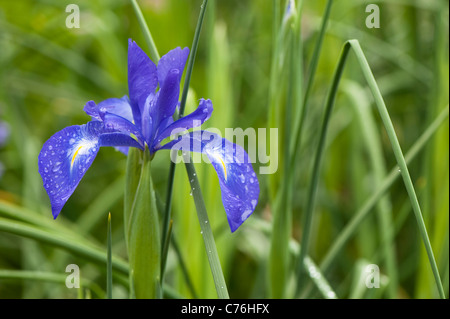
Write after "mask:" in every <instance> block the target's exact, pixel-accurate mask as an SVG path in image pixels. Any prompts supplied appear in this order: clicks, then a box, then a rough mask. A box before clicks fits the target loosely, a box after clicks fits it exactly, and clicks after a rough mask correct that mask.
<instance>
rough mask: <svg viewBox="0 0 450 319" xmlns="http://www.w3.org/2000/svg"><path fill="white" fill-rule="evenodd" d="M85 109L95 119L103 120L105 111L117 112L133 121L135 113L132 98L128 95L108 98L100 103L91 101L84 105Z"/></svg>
mask: <svg viewBox="0 0 450 319" xmlns="http://www.w3.org/2000/svg"><path fill="white" fill-rule="evenodd" d="M84 111H85V112H86V113H87V114H88V115H90V116H91V117H92V119H93V120H97V121H103V117H104V115H105V113H110V114H115V115H118V116H120V117H123V118H125V119H126V120H128V121H130V122H133V114H132V110H131V105H130V100H129V99H128V96H126V95H125V96H123V97H122V98H120V99H117V98H111V99H106V100H104V101H102V102H100V103H98V104H95V102H94V101H89V102H87V103H86V105H85V106H84Z"/></svg>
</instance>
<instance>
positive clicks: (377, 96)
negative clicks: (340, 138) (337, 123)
mask: <svg viewBox="0 0 450 319" xmlns="http://www.w3.org/2000/svg"><path fill="white" fill-rule="evenodd" d="M350 48H351V49H353V51H354V52H355V55H356V57H357V61H358V63H359V65H360V67H361V70H362V72H363V75H364V77H365V79H366V81H367V83H368V86H369V88H370V90H371V92H372V95H373V97H374V100H375V104H376V106H377V109H378V112H379V114H380V117H381V119H382V122H383V124H384V126H385V129H386V131H387V134H388V137H389V140H390V142H391V146H392V149H393V152H394V155H395V158H396V161H397V165H398V167H399V169H400V173H401V175H402V178H403V181H404V184H405V188H406V190H407V193H408V196H409V198H410V201H411V205H412V207H413V211H414V214H415V217H416V220H417V224H418V227H419V231H420V233H421V236H422V240H423V242H424V245H425V249H426V251H427V255H428V259H429V262H430V266H431V268H432V270H433V274H434V276H435V281H436V285H437V288H438V291H439V295H440V297H441V298H445V294H444V290H443V287H442V281H441V279H440V275H439V271H438V269H437V265H436V261H435V258H434V255H433V250H432V247H431V244H430V240H429V237H428V235H427V231H426V226H425V224H424V222H423V218H422V213H421V210H420V205H419V202H418V200H417V196H416V194H415V191H414V186H413V184H412V181H411V177H410V175H409V172H408V167H407V165H406V162H405V158H404V157H403V153H402V151H401V148H400V144H399V142H398V139H397V136H396V134H395V130H394V127H393V125H392V122H391V119H390V117H389V113H388V111H387V108H386V105H385V104H384V100H383V97H382V95H381V93H380V91H379V88H378V85H377V84H376V81H375V78H374V77H373V74H372V71H371V69H370V66H369V64H368V62H367V60H366V58H365V56H364V53H363V51H362V49H361V47H360V45H359V42H358V40H349V41H347V42H346V43H345V44H344V47H343V49H342V52H341V55H340V58H339V62H338V66H337V69H336V72H335V75H334V76H333V82H332V85H331V89H330V91H329V94H328V97H327V102H326V108H325V115H324V122H323V125H322V129H321V134H320V139H319V146H318V148H317V152H316V157H315V161H314V168H313V175H312V176H313V177H312V180H311V185H310V188H309V191H308V199H307V209H306V213H305V214H306V217H305V223H304V229H303V235H302V247H303V249H302V251H301V252H300V258H299V263H298V283H297V293H299V292H300V288H301V284H302V279H303V278H302V268H303V261H304V258H305V256H306V251H307V249H308V241H309V236H310V234H309V233H310V228H311V222H312V214H313V206H314V199H315V198H314V197H315V193H316V188H317V182H318V176H319V168H320V161H321V157H322V151H323V147H324V141H325V135H326V129H327V125H328V122H329V118H330V115H331V111H332V108H333V105H334V99H335V96H336V93H337V88H338V84H339V80H340V78H341V76H342V72H343V69H344V66H345V61H346V59H347V56H348V52H349V50H350Z"/></svg>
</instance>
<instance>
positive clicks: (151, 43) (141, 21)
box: [131, 0, 160, 63]
mask: <svg viewBox="0 0 450 319" xmlns="http://www.w3.org/2000/svg"><path fill="white" fill-rule="evenodd" d="M131 5H132V7H133V10H134V13H135V14H136V17H137V19H138V22H139V26H140V27H141V30H142V33H143V34H144V37H145V41H146V42H147V45H148V48H149V49H150V56H151V59H152V61H153V62H155V63H156V62H158V61H159V59H160V56H159V53H158V49H157V48H156V45H155V41H153V37H152V34H151V32H150V29H149V28H148V25H147V22H145V18H144V15H143V14H142V11H141V8H140V7H139V5H138V3H137V1H136V0H131Z"/></svg>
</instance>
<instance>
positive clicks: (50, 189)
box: [38, 39, 259, 232]
mask: <svg viewBox="0 0 450 319" xmlns="http://www.w3.org/2000/svg"><path fill="white" fill-rule="evenodd" d="M188 55H189V49H188V48H184V49H181V48H176V49H174V50H172V51H170V52H168V53H167V54H166V55H164V56H163V57H162V58H161V59H160V61H159V62H158V66H156V65H155V64H154V63H153V62H152V61H151V60H150V58H149V57H148V56H147V55H146V54H145V52H144V51H142V49H141V48H140V47H139V46H138V45H137V44H136V43H135V42H134V41H132V40H131V39H130V40H129V42H128V90H129V97H128V96H124V97H122V98H111V99H107V100H105V101H102V102H100V103H98V104H96V103H95V102H94V101H89V102H87V103H86V105H85V107H84V111H85V112H86V113H87V114H88V115H90V116H91V118H92V120H91V121H90V122H88V123H86V124H84V125H74V126H69V127H66V128H64V129H63V130H61V131H59V132H57V133H56V134H54V135H53V136H52V137H50V139H48V140H47V141H46V142H45V143H44V145H43V147H42V150H41V152H40V154H39V158H38V161H39V163H38V164H39V173H40V174H41V177H42V180H43V185H44V188H45V190H46V191H47V194H48V196H49V198H50V202H51V206H52V214H53V217H54V218H56V217H57V216H58V215H59V213H60V212H61V209H62V208H63V206H64V204H65V203H66V202H67V200H68V199H69V197H70V196H71V195H72V193H73V192H74V191H75V189H76V187H77V186H78V184H79V182H80V181H81V179H82V177H83V176H84V174H85V173H86V171H87V170H88V168H89V167H90V166H91V164H92V162H93V161H94V159H95V157H96V155H97V153H98V151H99V149H100V147H103V146H112V147H116V148H117V149H119V150H120V151H122V152H123V153H124V154H127V153H128V148H129V147H136V148H139V149H140V150H143V151H144V150H146V149H148V151H149V152H150V155H152V156H153V154H154V153H156V152H157V151H158V150H161V149H172V148H175V149H179V150H183V151H193V152H201V153H204V154H206V155H207V157H208V159H209V160H210V162H211V164H212V165H213V167H214V168H215V170H216V172H217V175H218V177H219V183H220V187H221V194H222V202H223V205H224V208H225V212H226V214H227V218H228V222H229V225H230V228H231V231H232V232H234V231H235V230H236V229H237V228H238V227H239V226H240V225H241V224H242V223H243V222H244V221H245V220H246V219H247V218H248V217H249V216H250V215H251V214H252V213H253V211H254V209H255V207H256V205H257V203H258V197H259V183H258V180H257V178H256V174H255V172H254V170H253V168H252V165H251V162H250V159H249V157H248V154H247V153H246V152H245V151H244V149H243V148H242V147H240V146H238V145H235V144H233V143H231V142H230V141H228V140H226V139H223V138H221V137H220V136H218V135H216V134H213V133H211V132H208V131H195V132H187V131H188V130H189V129H191V128H194V127H197V126H200V125H201V124H202V123H203V122H205V121H206V120H207V119H209V117H210V116H211V113H212V111H213V107H212V103H211V101H210V100H205V99H201V100H200V103H199V106H198V108H197V109H196V110H195V111H194V112H192V113H191V114H189V115H187V116H185V117H182V118H180V119H178V120H176V121H174V120H173V114H174V113H175V110H176V109H177V107H178V105H179V101H178V99H179V94H180V80H181V76H182V73H183V70H184V67H185V64H186V60H187V57H188ZM182 132H185V133H186V134H184V135H181V136H180V135H179V134H180V133H182ZM175 134H177V136H176V138H175V139H173V137H174V135H175ZM169 137H171V138H172V140H171V141H169V142H168V143H166V144H164V145H161V143H162V142H163V141H164V140H165V139H167V138H169Z"/></svg>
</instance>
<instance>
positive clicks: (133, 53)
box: [128, 39, 158, 126]
mask: <svg viewBox="0 0 450 319" xmlns="http://www.w3.org/2000/svg"><path fill="white" fill-rule="evenodd" d="M157 86H158V72H157V69H156V65H155V64H154V63H153V62H152V60H150V58H149V57H148V56H147V54H145V52H144V51H142V49H141V48H140V47H139V46H138V45H137V44H136V42H134V41H132V40H131V39H129V40H128V90H129V94H130V102H131V107H132V111H133V118H134V120H135V123H136V125H138V126H140V125H141V114H142V111H143V109H144V105H145V101H146V99H147V97H148V96H149V95H150V94H151V93H155V89H156V87H157Z"/></svg>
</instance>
